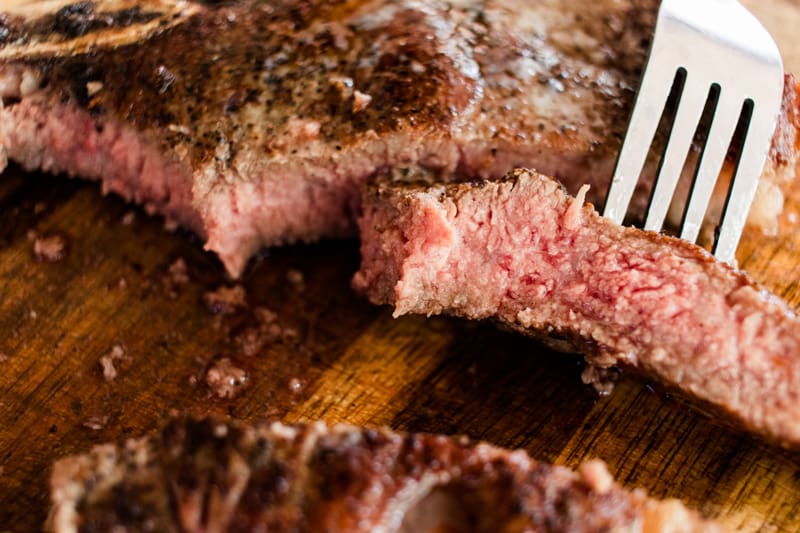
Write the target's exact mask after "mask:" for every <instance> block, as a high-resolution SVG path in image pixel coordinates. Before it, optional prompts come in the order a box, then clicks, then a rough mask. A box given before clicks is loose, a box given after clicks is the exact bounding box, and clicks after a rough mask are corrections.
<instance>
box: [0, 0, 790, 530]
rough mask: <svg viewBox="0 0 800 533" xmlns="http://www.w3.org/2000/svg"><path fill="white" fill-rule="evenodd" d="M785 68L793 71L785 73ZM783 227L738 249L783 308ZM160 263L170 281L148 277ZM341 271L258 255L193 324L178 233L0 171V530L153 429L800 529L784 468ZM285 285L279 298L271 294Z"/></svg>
mask: <svg viewBox="0 0 800 533" xmlns="http://www.w3.org/2000/svg"><path fill="white" fill-rule="evenodd" d="M749 4H751V5H752V6H753V7H755V8H756V9H757V11H758V12H759V13H760V14H761V15H762V16H764V19H765V20H766V21H767V22H768V23H770V24H773V25H774V27H773V30H774V31H776V34H777V35H778V36H779V38H780V37H783V39H784V41H783V44H784V49H785V50H800V46H798V47H792V46H791V45H792V43H791V39H794V35H793V31H788V30H787V29H786V28H790V27H792V26H791V25H792V24H795V22H797V23H798V24H800V8H798V7H797V5H795V4H794V3H792V2H789V1H788V0H771V1H770V2H756V1H755V0H750V2H749ZM770 21H771V22H770ZM793 27H800V26H798V25H794V26H793ZM775 28H777V29H775ZM786 57H787V65H788V68H792V67H794V68H795V69H796V70H798V71H800V55H792V53H791V52H789V53H787V54H786ZM790 62H791V63H790ZM798 214H800V188H799V189H798V190H797V191H795V192H794V193H793V194H792V195H791V196H790V198H789V202H788V205H787V209H786V213H785V216H784V221H783V224H782V226H781V230H780V232H779V234H778V235H777V236H775V237H769V238H765V237H763V236H761V235H758V234H747V235H746V238H745V241H744V242H743V244H742V246H741V247H740V249H739V260H740V262H741V265H742V267H743V268H745V269H746V270H748V271H749V272H750V273H751V274H752V275H753V276H754V277H755V278H756V279H758V280H759V281H761V282H762V283H764V284H765V285H766V286H767V287H768V288H770V289H771V290H773V291H775V292H776V293H777V294H780V295H782V296H783V297H785V298H786V299H787V300H788V301H789V302H791V304H792V305H794V306H795V307H800V284H799V283H798V281H800V260H799V259H800V232H799V231H798V230H797V229H796V224H792V223H791V220H790V219H791V218H792V217H793V216H795V217H796V216H797V215H798ZM47 235H60V236H63V237H65V238H66V239H67V242H68V252H67V255H66V257H65V258H64V259H63V260H62V261H59V262H56V263H47V262H41V261H38V260H37V259H36V258H35V257H34V253H33V243H32V239H34V238H35V236H47ZM179 258H181V259H183V260H184V261H185V262H186V264H187V268H188V277H189V281H188V282H187V283H175V280H174V279H171V278H170V276H169V275H168V270H169V267H170V265H171V264H173V263H174V262H175V261H176V260H177V259H179ZM357 262H358V255H357V245H356V243H354V242H330V243H323V244H321V245H319V246H312V247H295V248H285V249H280V250H273V251H272V252H270V253H269V254H268V255H265V256H263V257H261V258H259V259H258V260H257V261H254V262H253V264H252V265H251V266H250V268H249V269H248V271H247V273H246V275H245V277H244V279H243V280H242V281H241V283H242V285H243V287H244V288H245V290H246V294H247V300H248V306H247V308H246V309H243V310H240V311H238V312H235V313H233V314H230V315H215V314H213V313H212V312H211V311H210V310H209V309H208V307H207V306H206V305H205V304H204V303H203V296H204V294H205V293H207V292H208V291H211V290H214V289H216V288H218V287H220V286H222V285H230V284H231V282H230V280H228V279H226V277H225V274H224V271H223V269H222V267H221V265H220V264H219V263H218V261H217V260H216V259H215V258H214V257H213V256H211V255H209V254H206V253H204V252H203V251H202V249H201V245H200V243H199V242H197V241H196V239H195V238H193V237H192V236H191V235H188V234H185V233H182V232H178V233H174V234H170V233H168V232H166V231H165V230H164V229H163V227H162V225H161V221H160V220H159V219H158V218H153V217H148V216H146V215H144V214H143V212H141V211H140V210H138V209H137V208H132V207H130V206H128V205H125V204H124V203H122V202H121V201H120V200H119V199H117V198H114V197H106V198H103V197H101V195H100V194H99V189H98V187H96V186H95V185H92V184H85V183H81V182H78V181H73V180H67V179H65V178H53V177H49V176H39V175H29V174H25V173H22V172H20V171H19V170H17V169H13V168H12V169H10V170H9V171H7V172H6V173H5V175H4V176H3V177H2V179H0V421H1V422H2V423H0V531H3V530H9V531H29V530H36V529H39V528H40V527H41V524H42V523H43V521H44V519H45V516H46V513H47V509H48V492H47V491H48V487H47V479H48V475H49V471H48V469H49V466H50V464H51V463H52V461H53V460H54V459H56V458H58V457H62V456H64V455H67V454H73V453H80V452H84V451H86V450H88V449H89V447H90V446H91V445H93V444H97V443H101V442H106V441H111V440H120V439H124V438H126V437H128V436H134V435H140V434H143V433H146V432H149V431H152V430H153V429H154V428H155V427H157V426H158V425H160V424H161V423H162V422H163V421H164V419H165V417H166V416H168V414H169V412H170V411H171V410H177V411H182V412H189V413H195V414H206V413H214V414H218V415H222V416H232V417H236V418H239V419H244V420H270V419H280V420H283V421H286V422H295V421H307V420H317V419H322V420H326V421H328V422H339V421H347V422H351V423H356V424H367V425H388V426H390V427H393V428H396V429H402V430H410V431H428V432H441V433H448V434H466V435H469V436H470V437H473V438H478V439H485V440H487V441H489V442H492V443H494V444H498V445H501V446H507V447H520V448H524V449H526V450H528V451H529V452H530V453H531V454H532V455H533V456H535V457H537V458H540V459H542V460H546V461H552V462H556V463H560V464H566V465H570V466H575V465H577V464H578V463H579V462H580V461H581V460H583V459H585V458H588V457H601V458H603V459H605V460H606V461H607V462H608V463H609V465H610V468H611V470H612V472H613V473H614V474H615V475H617V476H618V477H619V479H620V481H621V482H622V483H624V484H625V485H627V486H629V487H635V486H642V487H645V488H646V489H648V490H649V491H650V492H651V493H652V494H654V495H656V496H660V497H668V496H670V497H678V498H681V499H683V500H684V501H686V502H687V503H688V504H689V505H690V506H693V507H696V508H699V509H700V510H701V511H702V512H704V513H706V514H708V515H710V516H715V517H719V519H720V521H721V522H722V523H724V524H726V525H728V526H731V527H733V528H738V529H740V530H741V531H764V532H776V531H798V530H800V454H797V453H790V452H787V451H785V450H781V449H778V448H775V447H772V446H770V445H767V444H764V443H762V442H760V441H759V440H758V439H756V438H753V437H751V436H748V435H745V434H743V433H741V432H738V431H736V430H732V429H729V428H727V427H724V426H721V425H719V424H718V423H717V422H716V421H714V420H711V419H708V418H706V417H704V416H702V415H700V414H698V413H697V412H695V411H693V410H691V409H689V408H687V407H686V406H685V405H684V404H683V403H682V402H681V401H680V400H679V399H675V398H671V397H669V396H668V395H666V394H663V393H661V392H659V391H658V390H655V389H653V388H651V387H650V386H648V385H647V384H646V383H642V382H638V381H633V380H631V379H628V378H627V377H625V376H623V379H622V380H621V382H620V383H619V385H618V386H617V389H616V390H615V391H614V393H613V394H612V395H610V396H609V397H606V398H599V397H597V396H596V395H595V394H594V392H593V391H592V390H591V389H590V388H588V387H585V386H583V385H581V383H580V377H579V376H580V371H581V366H580V362H579V360H578V359H577V358H575V357H572V356H566V355H563V354H554V353H551V352H549V351H547V350H546V349H544V348H542V347H541V346H540V345H538V344H536V343H534V342H532V341H530V340H527V339H523V338H520V337H518V336H516V335H512V334H508V333H504V332H500V331H497V330H495V329H494V328H493V327H491V326H490V325H486V324H473V323H467V322H464V321H458V320H453V319H448V318H433V319H425V318H423V317H404V318H402V319H398V320H393V319H392V318H391V314H390V311H389V310H388V309H384V308H376V307H372V306H370V305H368V304H367V303H366V302H364V301H362V300H361V299H360V298H359V297H358V296H357V295H355V294H353V293H352V291H351V290H350V289H349V279H350V276H351V275H352V273H353V272H354V271H355V269H356V267H357ZM294 270H296V271H299V272H301V273H302V274H303V283H302V285H301V286H298V285H297V284H295V283H292V282H290V281H289V278H290V277H291V276H290V275H289V272H290V271H294ZM258 308H268V309H270V310H272V311H274V312H275V313H277V316H278V319H277V320H278V323H279V325H280V327H281V330H282V332H283V333H284V335H283V336H282V337H281V338H278V339H275V340H273V341H271V342H268V343H266V344H265V345H264V346H263V347H262V348H261V349H260V350H258V353H257V354H255V355H251V356H247V355H244V352H243V350H242V348H241V346H240V345H239V344H238V343H237V340H236V339H237V337H240V336H241V335H242V334H243V333H244V332H246V331H248V330H249V329H251V328H254V327H256V325H257V320H256V316H257V314H258V313H257V311H256V309H258ZM292 331H294V332H296V335H292ZM114 346H120V347H121V348H123V350H124V352H125V357H126V359H124V360H118V361H117V362H116V368H117V371H118V376H117V377H116V378H115V379H114V380H113V381H108V380H106V379H105V378H104V377H103V373H102V369H101V364H100V359H101V358H102V357H103V356H104V355H107V354H109V353H110V352H111V350H112V349H113V348H114ZM221 357H229V358H230V359H231V360H232V361H233V362H234V364H236V365H237V366H238V367H240V368H242V369H244V370H245V371H246V372H247V381H246V383H245V385H244V387H243V390H242V392H241V393H240V394H239V395H238V396H236V397H235V398H232V399H221V398H218V397H217V396H215V395H214V394H213V392H212V390H211V389H210V388H209V387H208V386H207V385H206V383H205V374H206V370H207V369H208V367H209V365H212V364H213V363H214V361H216V360H218V359H219V358H221Z"/></svg>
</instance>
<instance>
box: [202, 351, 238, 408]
mask: <svg viewBox="0 0 800 533" xmlns="http://www.w3.org/2000/svg"><path fill="white" fill-rule="evenodd" d="M246 382H247V372H245V371H244V370H242V369H241V368H239V367H237V366H235V365H234V364H233V362H232V361H231V360H230V359H229V358H227V357H224V358H222V359H220V360H219V361H217V362H215V363H214V364H213V365H211V368H209V369H208V372H206V384H207V385H208V388H210V389H211V391H212V392H213V393H214V394H216V395H217V397H218V398H227V399H230V398H234V397H235V396H236V395H237V394H239V393H240V392H241V391H242V389H243V388H244V385H245V383H246Z"/></svg>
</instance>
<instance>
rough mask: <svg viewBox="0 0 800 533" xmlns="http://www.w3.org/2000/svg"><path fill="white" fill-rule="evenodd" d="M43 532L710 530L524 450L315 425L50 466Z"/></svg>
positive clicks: (173, 430)
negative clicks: (45, 529)
mask: <svg viewBox="0 0 800 533" xmlns="http://www.w3.org/2000/svg"><path fill="white" fill-rule="evenodd" d="M51 497H52V503H53V507H52V509H51V513H50V517H49V520H48V529H49V530H50V531H53V532H56V533H67V532H75V531H109V530H116V529H120V530H122V529H124V530H126V531H143V530H148V531H165V532H170V531H183V532H186V533H189V532H202V531H281V532H283V531H296V532H299V533H303V532H319V531H326V532H329V533H337V532H342V533H344V532H347V533H359V532H364V533H367V532H384V533H419V532H426V531H449V532H454V533H458V532H476V533H477V532H486V533H489V532H497V531H509V532H511V531H553V532H558V531H569V532H574V533H582V532H583V533H590V532H606V531H631V532H646V533H659V532H663V533H668V532H669V533H672V532H682V533H692V532H697V533H700V532H705V533H715V532H719V531H722V530H721V528H720V527H719V526H717V525H715V524H713V523H711V522H707V521H704V520H703V519H702V518H700V517H699V516H698V515H697V514H696V513H694V512H692V511H689V510H687V509H686V508H685V507H684V506H683V505H682V504H681V503H680V502H678V501H677V500H667V501H663V502H662V501H657V500H654V499H651V498H648V497H647V496H646V494H645V493H644V491H642V490H639V489H636V490H632V491H628V490H626V489H623V488H621V487H620V486H619V485H617V484H616V483H614V481H613V479H612V478H611V476H610V475H609V473H608V471H607V469H606V467H605V464H604V463H602V462H601V461H590V462H588V463H584V465H582V466H581V468H580V469H579V471H578V472H577V473H576V472H573V471H571V470H569V469H567V468H564V467H560V466H552V465H548V464H544V463H539V462H537V461H535V460H533V459H531V458H530V457H529V456H528V455H527V454H525V452H523V451H508V450H501V449H498V448H495V447H493V446H490V445H488V444H476V443H471V442H467V441H466V440H465V439H451V438H446V437H443V436H436V435H420V434H403V433H395V432H391V431H388V430H376V429H364V428H358V427H354V426H346V425H337V426H333V427H326V426H324V425H323V424H321V423H316V424H309V425H297V426H286V425H282V424H280V423H273V424H271V425H261V426H251V425H245V424H240V423H233V422H221V421H214V420H191V419H176V420H173V421H171V422H170V423H169V424H168V425H167V426H166V428H164V430H163V431H161V432H160V433H158V434H156V435H154V436H153V437H149V438H140V439H131V440H129V441H128V442H127V443H125V444H124V445H114V444H106V445H102V446H96V447H95V448H94V449H93V450H92V451H91V452H90V453H88V454H86V455H80V456H75V457H68V458H66V459H62V460H60V461H58V462H57V463H56V464H55V465H54V466H53V475H52V479H51Z"/></svg>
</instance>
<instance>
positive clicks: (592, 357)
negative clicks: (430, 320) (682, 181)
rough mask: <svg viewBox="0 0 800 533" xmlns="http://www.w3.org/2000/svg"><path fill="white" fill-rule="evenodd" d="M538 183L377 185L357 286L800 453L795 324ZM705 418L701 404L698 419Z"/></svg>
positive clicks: (785, 311) (513, 178)
mask: <svg viewBox="0 0 800 533" xmlns="http://www.w3.org/2000/svg"><path fill="white" fill-rule="evenodd" d="M583 193H585V190H584V191H582V193H581V194H579V195H578V198H573V197H570V196H569V195H568V194H567V193H566V191H564V190H563V188H562V187H560V185H559V184H558V183H557V182H556V181H554V180H552V179H550V178H548V177H545V176H543V175H540V174H537V173H535V172H532V171H528V170H516V171H514V172H512V173H510V174H509V175H508V176H507V177H506V178H505V179H504V180H499V181H487V182H480V183H471V184H460V185H450V186H445V185H433V186H429V185H426V184H410V185H406V186H398V185H396V184H390V185H387V184H378V185H375V186H372V187H371V188H369V189H368V190H367V191H366V192H365V195H364V199H363V203H364V212H363V215H362V217H361V219H360V221H359V225H360V230H361V239H362V244H361V254H362V263H361V269H360V271H359V272H358V273H357V274H356V275H355V277H354V279H353V286H354V287H355V288H356V289H357V290H358V291H360V292H363V293H365V294H366V295H367V296H368V297H369V299H370V300H371V301H372V302H374V303H377V304H391V305H394V307H395V312H394V314H395V316H400V315H403V314H406V313H421V314H427V315H432V314H439V313H448V314H452V315H457V316H462V317H466V318H470V319H495V320H498V321H499V322H501V323H502V324H504V325H506V326H509V327H511V328H513V329H515V330H518V331H520V332H523V333H526V334H529V335H533V336H537V337H541V336H545V337H548V338H551V339H557V340H558V343H559V344H561V345H562V346H563V345H566V346H568V347H571V348H572V349H573V350H577V351H580V352H582V353H584V354H585V356H586V359H587V361H588V362H589V363H590V365H591V367H590V368H589V369H588V370H589V371H588V372H587V373H586V375H585V376H584V377H585V379H586V380H588V379H589V378H590V376H591V372H590V371H591V370H592V369H593V368H600V369H604V368H609V367H612V366H621V367H628V368H632V369H636V370H638V371H639V372H640V373H643V374H644V375H645V376H647V377H650V378H656V379H658V380H660V381H662V382H664V383H666V384H667V385H668V386H670V387H676V388H678V389H680V390H681V391H682V392H683V393H684V394H686V395H688V396H689V397H693V398H696V399H699V400H700V403H702V404H708V405H711V406H713V407H714V408H715V411H718V412H722V413H725V414H726V415H727V416H728V417H729V418H732V419H733V421H735V422H736V423H737V424H738V425H742V426H744V427H745V428H747V429H749V430H751V431H754V432H757V433H759V434H761V435H763V436H766V437H768V438H769V439H771V440H773V441H776V442H778V443H780V444H781V445H784V446H787V447H793V448H794V447H798V446H800V320H798V318H797V316H796V315H795V313H794V311H793V310H792V309H791V308H790V307H789V306H788V305H787V304H786V303H785V302H783V301H782V300H780V299H779V298H778V297H776V296H774V295H772V294H770V293H768V292H767V291H766V290H765V289H763V288H762V287H760V286H759V285H757V284H756V283H755V282H753V280H752V279H751V278H750V277H748V276H747V275H746V274H745V273H743V272H741V271H738V270H736V269H734V268H731V267H729V266H728V265H725V264H722V263H720V262H718V261H716V260H715V259H714V258H713V256H711V255H710V254H709V253H708V252H706V251H705V250H703V249H702V248H700V247H698V246H696V245H693V244H690V243H688V242H685V241H683V240H680V239H677V238H673V237H668V236H664V235H660V234H656V233H652V232H645V231H642V230H639V229H635V228H625V227H622V226H619V225H616V224H613V223H612V222H610V221H609V220H607V219H605V218H603V217H601V216H600V215H598V214H597V213H596V212H595V210H594V208H593V207H592V206H591V205H590V204H586V205H584V203H583ZM704 407H705V405H704Z"/></svg>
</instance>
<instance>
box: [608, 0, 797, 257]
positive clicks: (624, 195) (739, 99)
mask: <svg viewBox="0 0 800 533" xmlns="http://www.w3.org/2000/svg"><path fill="white" fill-rule="evenodd" d="M676 76H678V78H676ZM680 78H684V82H683V88H682V91H681V92H680V93H679V97H678V99H677V109H676V110H675V114H674V117H675V118H674V121H673V123H672V127H671V130H670V133H669V138H668V140H667V146H666V148H665V150H664V155H663V158H662V160H661V161H660V164H659V169H658V174H657V178H656V182H655V186H654V190H653V193H652V196H651V200H650V206H649V207H648V212H647V219H646V222H645V229H648V230H652V231H660V230H661V228H662V226H663V223H664V219H665V217H666V214H667V210H668V209H669V206H670V203H671V201H672V196H673V194H674V192H675V188H676V185H677V183H678V178H679V177H680V174H681V171H682V169H683V167H684V164H685V162H686V159H687V156H688V153H689V150H690V148H691V145H692V140H693V137H694V134H695V131H696V130H697V127H698V124H699V122H700V118H701V115H702V114H703V112H704V109H705V108H706V104H707V102H709V103H708V105H714V100H715V99H716V107H714V108H713V118H712V121H711V125H710V129H709V130H708V135H707V137H706V139H707V140H706V142H705V146H704V147H703V149H702V153H701V155H700V159H699V163H698V165H697V168H696V169H695V177H694V182H693V185H692V188H691V191H690V194H689V199H688V202H687V204H688V205H687V207H686V210H685V212H684V218H683V223H682V227H681V238H684V239H686V240H689V241H691V242H695V241H696V240H697V237H698V234H699V232H700V227H701V225H702V223H703V219H704V217H705V213H706V210H707V208H708V204H709V200H710V198H711V194H712V192H713V190H714V185H715V183H716V181H717V177H718V176H719V174H720V171H721V169H722V165H723V163H724V161H725V157H726V154H727V153H728V149H729V146H730V144H731V140H732V138H733V135H734V131H735V130H736V127H737V124H738V123H739V120H740V116H741V117H742V120H744V121H745V124H746V125H745V128H746V129H745V130H744V131H745V134H744V143H743V145H742V147H741V150H740V152H739V153H740V154H741V155H740V158H739V161H738V165H737V166H736V170H735V172H734V176H733V184H732V186H731V188H730V190H729V191H728V198H727V200H726V203H725V207H724V208H723V211H722V218H721V220H720V226H719V233H718V238H717V241H716V244H715V246H714V254H715V255H716V257H717V258H718V259H719V260H721V261H725V262H730V261H731V260H732V259H734V257H735V252H736V245H737V244H738V242H739V238H740V237H741V234H742V228H743V227H744V223H745V220H746V218H747V212H748V210H749V208H750V204H751V203H752V201H753V198H754V196H755V193H756V188H757V186H758V179H759V177H760V175H761V172H762V170H763V168H764V163H765V161H766V157H767V153H768V151H769V148H770V143H771V140H772V136H773V134H774V131H775V125H776V121H777V117H778V113H779V111H780V106H781V99H782V94H783V63H782V61H781V56H780V53H779V51H778V47H777V45H776V44H775V41H774V40H773V39H772V37H771V36H770V35H769V33H768V32H767V30H766V29H765V28H764V27H763V26H762V25H761V23H760V22H758V20H757V19H756V18H755V17H754V16H753V15H752V14H751V13H750V12H749V11H748V10H747V9H746V8H745V7H744V6H742V5H741V4H740V3H739V2H737V1H736V0H663V2H662V4H661V7H660V10H659V13H658V19H657V22H656V30H655V35H654V37H653V44H652V46H651V49H650V55H649V59H648V61H647V66H646V68H645V71H644V75H643V77H642V82H641V86H640V88H639V93H638V95H637V97H636V103H635V104H634V108H633V112H632V114H631V118H630V123H629V124H628V131H627V133H626V134H625V141H624V142H623V145H622V149H621V151H620V155H619V158H618V160H617V165H616V168H615V170H614V178H613V180H612V182H611V187H610V189H609V193H608V197H607V199H606V204H605V210H604V212H603V215H604V216H606V217H608V218H610V219H612V220H614V221H615V222H616V223H618V224H619V223H622V220H623V218H624V216H625V212H626V211H627V209H628V204H629V203H630V201H631V196H632V195H633V191H634V188H635V187H636V184H637V182H638V181H639V175H640V173H641V171H642V168H643V166H644V163H645V161H646V159H647V153H648V151H649V148H650V145H651V143H652V141H653V137H654V136H655V133H656V129H657V127H658V122H659V118H660V117H661V114H662V111H663V110H664V107H665V105H666V102H667V99H668V96H669V94H670V92H671V89H672V87H673V83H675V82H676V79H678V80H679V79H680ZM717 95H718V96H717ZM715 97H716V98H715ZM709 98H711V100H710V101H709ZM748 119H749V120H748Z"/></svg>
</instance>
